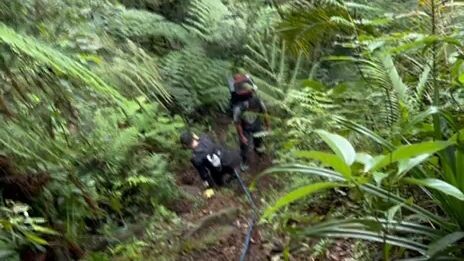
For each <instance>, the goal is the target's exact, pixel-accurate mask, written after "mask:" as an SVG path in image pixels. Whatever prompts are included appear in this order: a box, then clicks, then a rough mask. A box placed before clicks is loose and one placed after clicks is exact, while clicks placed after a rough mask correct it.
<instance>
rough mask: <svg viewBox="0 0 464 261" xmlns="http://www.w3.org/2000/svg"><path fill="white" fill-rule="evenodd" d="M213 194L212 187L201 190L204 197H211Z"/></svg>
mask: <svg viewBox="0 0 464 261" xmlns="http://www.w3.org/2000/svg"><path fill="white" fill-rule="evenodd" d="M213 196H214V190H213V189H207V190H205V191H204V192H203V197H205V198H211V197H213Z"/></svg>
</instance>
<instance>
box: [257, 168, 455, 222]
mask: <svg viewBox="0 0 464 261" xmlns="http://www.w3.org/2000/svg"><path fill="white" fill-rule="evenodd" d="M272 173H302V174H307V175H315V176H319V177H323V178H328V179H330V180H332V181H336V182H345V181H347V180H346V179H345V178H344V177H343V176H342V175H340V174H338V173H337V172H334V171H331V170H327V169H324V168H320V167H309V166H305V165H301V164H285V165H280V166H277V167H272V168H269V169H267V170H266V171H264V172H262V173H261V174H259V175H258V176H257V177H256V178H255V180H254V181H253V183H252V187H254V186H256V180H257V179H258V178H260V177H262V176H263V175H267V174H272ZM359 188H360V189H361V190H363V191H365V192H367V193H369V194H371V195H373V196H376V197H379V198H382V199H384V200H385V201H387V202H391V203H394V204H403V206H404V208H406V209H408V210H410V211H412V212H414V213H416V214H418V215H420V216H422V217H423V218H424V219H428V220H430V221H432V222H433V223H435V224H438V225H440V226H443V227H446V228H448V229H455V228H456V225H455V224H451V223H447V222H445V220H444V219H443V218H442V217H440V216H438V215H436V214H434V213H432V212H430V211H428V210H426V209H424V208H422V207H420V206H419V205H417V204H411V202H410V201H409V200H406V199H404V198H402V197H400V196H397V195H395V194H394V193H391V191H387V190H385V189H383V188H381V187H377V186H376V185H374V184H370V183H366V184H362V185H360V186H359Z"/></svg>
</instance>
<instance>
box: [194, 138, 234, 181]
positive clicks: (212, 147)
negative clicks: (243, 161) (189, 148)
mask: <svg viewBox="0 0 464 261" xmlns="http://www.w3.org/2000/svg"><path fill="white" fill-rule="evenodd" d="M214 153H215V154H219V158H220V159H221V166H220V167H219V168H216V167H214V166H213V165H212V164H211V162H210V161H209V160H208V158H207V157H208V155H212V154H214ZM191 161H192V164H193V165H194V166H195V168H196V169H197V170H198V173H199V174H200V177H201V179H203V180H206V181H209V177H208V173H209V174H213V173H215V174H217V173H223V172H227V171H230V170H231V169H233V168H237V167H238V166H239V164H240V157H239V154H238V152H235V151H231V150H228V149H225V148H224V147H222V146H220V145H218V144H216V143H214V142H213V141H212V140H211V139H210V138H209V137H208V136H207V135H205V134H203V135H201V136H200V139H199V144H198V146H197V147H196V148H195V149H193V156H192V160H191Z"/></svg>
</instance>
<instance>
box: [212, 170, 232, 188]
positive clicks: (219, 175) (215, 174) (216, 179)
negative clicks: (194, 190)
mask: <svg viewBox="0 0 464 261" xmlns="http://www.w3.org/2000/svg"><path fill="white" fill-rule="evenodd" d="M234 171H235V168H234V167H232V166H222V168H221V170H215V171H211V172H210V175H211V179H212V181H213V184H215V185H216V186H224V184H225V183H226V181H230V180H232V179H233V178H235V173H234ZM227 175H229V177H228V178H227V179H225V177H226V176H227ZM210 182H211V181H210Z"/></svg>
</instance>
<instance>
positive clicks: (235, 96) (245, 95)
mask: <svg viewBox="0 0 464 261" xmlns="http://www.w3.org/2000/svg"><path fill="white" fill-rule="evenodd" d="M245 83H248V84H251V85H252V86H253V88H254V89H255V90H256V89H257V87H256V84H255V83H254V82H253V80H252V79H251V77H250V76H249V75H247V74H236V75H234V77H232V78H230V79H229V91H230V108H233V107H234V106H235V105H237V104H238V103H240V102H243V101H247V100H249V99H250V98H251V97H253V92H240V91H241V90H242V89H243V84H245Z"/></svg>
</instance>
